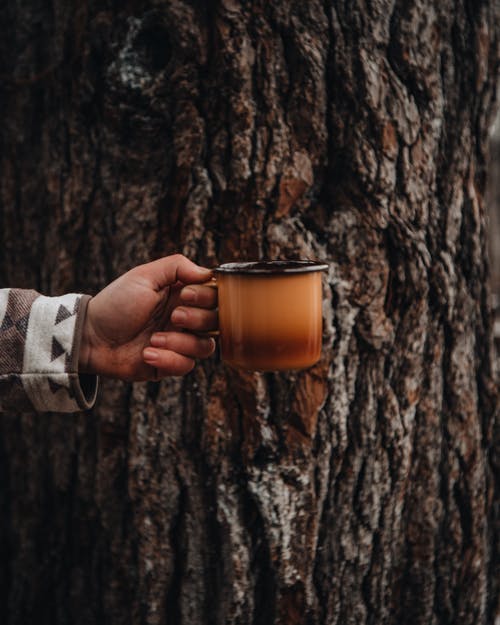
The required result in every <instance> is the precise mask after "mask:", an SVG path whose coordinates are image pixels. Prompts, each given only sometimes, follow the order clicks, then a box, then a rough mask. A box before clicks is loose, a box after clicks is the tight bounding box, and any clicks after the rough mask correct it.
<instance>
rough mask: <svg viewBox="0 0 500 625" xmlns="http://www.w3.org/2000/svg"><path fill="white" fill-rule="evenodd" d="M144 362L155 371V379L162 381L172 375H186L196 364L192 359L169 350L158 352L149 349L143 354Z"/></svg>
mask: <svg viewBox="0 0 500 625" xmlns="http://www.w3.org/2000/svg"><path fill="white" fill-rule="evenodd" d="M143 358H144V362H145V363H146V364H147V365H150V366H151V367H154V369H155V376H154V378H153V379H160V378H164V377H167V376H172V375H186V373H189V372H190V371H191V370H192V369H193V367H194V365H195V362H194V360H193V359H192V358H188V357H187V356H183V355H182V354H178V353H177V352H172V351H168V350H158V349H152V348H151V347H147V348H146V349H145V350H144V352H143Z"/></svg>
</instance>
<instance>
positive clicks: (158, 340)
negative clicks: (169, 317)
mask: <svg viewBox="0 0 500 625" xmlns="http://www.w3.org/2000/svg"><path fill="white" fill-rule="evenodd" d="M150 343H151V345H152V346H153V347H165V345H166V344H167V339H166V338H165V337H164V336H162V335H161V334H153V335H152V336H151V339H150Z"/></svg>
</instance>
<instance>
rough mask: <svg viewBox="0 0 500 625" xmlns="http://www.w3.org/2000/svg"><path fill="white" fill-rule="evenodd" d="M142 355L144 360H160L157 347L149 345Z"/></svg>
mask: <svg viewBox="0 0 500 625" xmlns="http://www.w3.org/2000/svg"><path fill="white" fill-rule="evenodd" d="M142 355H143V357H144V360H147V361H148V362H152V361H154V360H158V352H157V351H156V349H150V348H149V347H147V348H146V349H145V350H144V352H143V354H142Z"/></svg>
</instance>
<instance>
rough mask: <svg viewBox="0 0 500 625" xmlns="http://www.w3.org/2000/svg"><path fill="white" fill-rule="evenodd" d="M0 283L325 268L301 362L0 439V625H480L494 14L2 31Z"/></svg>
mask: <svg viewBox="0 0 500 625" xmlns="http://www.w3.org/2000/svg"><path fill="white" fill-rule="evenodd" d="M0 24H1V26H0V30H1V37H0V74H1V86H0V98H1V99H0V101H1V111H2V130H1V133H0V165H1V171H2V176H1V180H0V198H1V206H0V211H1V212H0V219H1V229H0V281H1V284H2V286H5V285H9V286H17V287H21V286H25V287H35V288H38V289H39V290H41V291H42V292H45V293H47V294H50V293H52V294H57V293H61V292H64V291H75V290H76V291H83V292H90V293H93V292H96V291H97V290H98V289H99V288H101V287H102V286H103V285H104V284H106V283H107V282H108V281H110V280H111V279H112V278H114V277H115V276H117V275H118V274H120V273H121V272H123V271H125V270H127V269H128V268H130V267H131V266H132V265H135V264H137V263H139V262H142V261H146V260H149V259H151V258H153V257H157V256H159V255H163V254H168V253H171V252H174V251H181V252H184V253H185V254H187V255H188V256H190V257H191V258H193V259H196V260H198V261H199V262H200V263H203V264H206V265H208V266H213V265H216V264H217V263H219V262H223V261H228V260H235V259H240V258H241V259H249V258H260V257H272V258H274V257H315V258H320V259H327V260H328V261H329V263H330V267H331V270H330V272H329V275H328V277H327V279H326V280H325V300H324V317H325V332H324V357H323V359H322V361H321V362H320V363H319V364H318V365H317V366H315V367H314V368H312V369H311V370H309V371H303V372H299V373H293V374H279V375H278V374H266V375H261V374H252V373H243V372H237V371H234V370H230V369H228V368H226V367H225V366H223V365H222V364H221V363H219V362H218V361H217V359H214V360H212V361H211V362H209V363H207V364H204V365H203V366H198V367H197V368H196V370H195V371H194V373H192V374H191V375H189V376H188V377H187V378H186V379H184V380H169V381H164V382H162V383H160V384H134V385H124V384H122V383H115V382H106V381H105V382H104V383H103V385H102V391H101V396H100V400H99V403H98V406H97V407H96V408H95V410H94V411H93V412H92V413H90V414H78V415H74V416H61V415H32V414H23V415H20V414H10V415H3V416H2V417H1V418H0V501H1V508H0V509H1V511H2V512H1V515H0V541H1V542H0V549H1V563H2V564H1V569H0V621H1V622H2V623H5V624H8V625H25V624H26V623H34V622H36V623H38V624H40V625H45V624H49V623H50V624H55V623H57V624H63V623H70V624H71V625H84V624H85V625H87V624H95V623H112V624H113V625H122V624H123V625H128V624H148V625H156V624H173V625H222V624H241V625H268V624H272V623H275V624H280V625H294V624H301V625H305V624H309V625H320V624H321V625H323V624H328V625H336V624H339V625H340V624H347V623H352V624H356V625H360V624H363V623H367V624H382V623H384V624H386V623H387V624H394V625H404V624H405V623H408V624H411V625H433V624H445V623H449V624H461V625H465V624H491V625H493V623H494V621H495V615H497V614H498V606H499V588H498V579H499V570H498V559H499V470H500V443H499V435H498V428H499V426H498V421H495V413H496V411H497V410H498V408H497V406H498V404H497V401H498V400H497V397H496V388H495V372H494V370H493V364H492V363H493V359H492V332H491V315H490V312H489V307H488V306H489V305H488V293H487V287H486V284H487V271H488V270H487V267H486V261H485V259H484V254H483V252H484V249H485V247H486V233H485V220H484V212H485V211H484V201H483V197H484V190H485V159H486V146H487V129H488V125H489V123H490V117H491V110H492V104H493V100H494V94H495V80H496V77H497V74H498V50H499V14H498V4H497V3H496V2H495V0H489V1H488V0H484V1H483V0H456V1H453V2H452V1H451V0H442V1H440V2H435V0H414V1H413V2H407V1H406V0H370V1H369V0H366V1H364V0H354V1H352V2H342V1H340V0H335V1H333V2H328V1H325V2H320V1H319V0H310V1H307V2H304V1H303V0H296V1H289V2H287V1H285V0H273V1H270V0H255V1H254V2H248V1H243V0H220V1H217V2H213V1H212V2H201V1H197V0H172V1H171V2H160V1H156V2H155V1H154V0H150V1H149V2H148V1H145V0H137V1H132V0H131V1H130V2H123V3H118V2H117V3H111V2H92V1H86V2H77V1H76V0H73V1H72V2H63V1H62V0H52V2H40V1H38V0H31V1H30V2H25V3H21V2H13V1H12V2H7V3H4V5H3V6H2V8H1V9H0Z"/></svg>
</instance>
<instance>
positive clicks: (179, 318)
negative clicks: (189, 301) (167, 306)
mask: <svg viewBox="0 0 500 625" xmlns="http://www.w3.org/2000/svg"><path fill="white" fill-rule="evenodd" d="M186 320H187V313H186V312H185V311H184V310H182V308H176V309H175V310H174V312H173V313H172V322H173V323H184V322H185V321H186Z"/></svg>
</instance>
